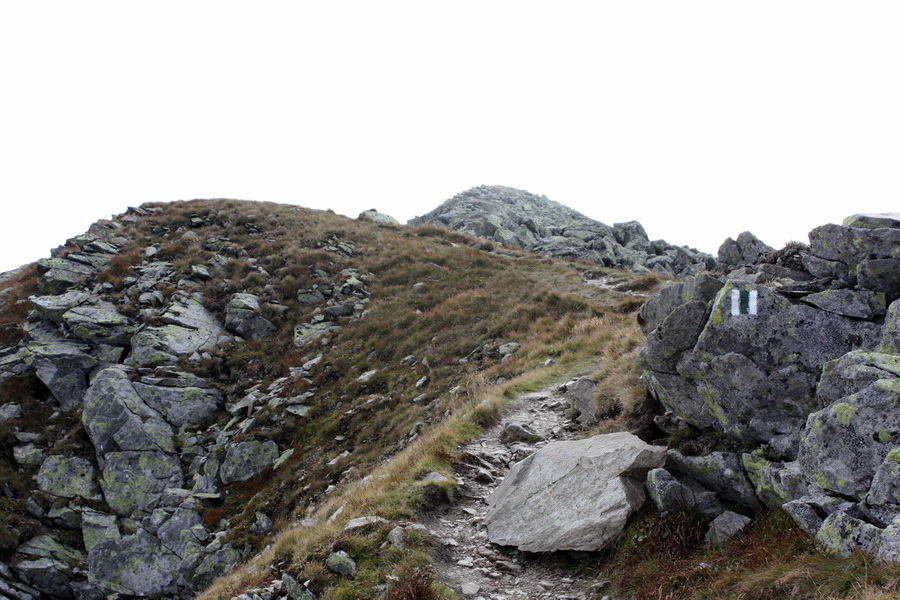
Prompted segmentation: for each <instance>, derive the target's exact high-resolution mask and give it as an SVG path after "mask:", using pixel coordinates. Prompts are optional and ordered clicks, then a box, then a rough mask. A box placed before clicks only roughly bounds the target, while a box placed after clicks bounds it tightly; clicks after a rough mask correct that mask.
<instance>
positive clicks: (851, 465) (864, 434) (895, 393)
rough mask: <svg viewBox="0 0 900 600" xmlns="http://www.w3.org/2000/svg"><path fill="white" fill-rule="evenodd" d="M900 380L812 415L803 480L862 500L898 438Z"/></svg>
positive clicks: (882, 381) (803, 455)
mask: <svg viewBox="0 0 900 600" xmlns="http://www.w3.org/2000/svg"><path fill="white" fill-rule="evenodd" d="M898 401H900V379H898V378H893V379H879V380H877V381H875V382H874V383H872V384H871V385H869V386H868V387H866V388H865V389H863V390H862V391H860V392H858V393H855V394H852V395H850V396H847V397H846V398H842V399H841V400H839V401H838V402H835V403H833V404H832V405H830V406H829V407H827V408H825V409H822V410H820V411H818V412H815V413H812V414H811V415H809V418H808V420H807V423H806V429H805V431H804V433H803V439H802V442H801V444H800V453H799V457H798V459H799V462H800V465H801V466H802V467H803V472H804V475H805V477H806V478H807V479H808V480H809V481H814V482H816V483H817V484H818V485H819V486H821V487H822V488H824V489H825V490H828V491H831V492H835V493H837V494H841V495H843V496H845V497H846V496H851V497H854V498H857V499H859V498H862V497H863V496H864V495H865V494H866V493H867V491H868V489H869V486H870V485H871V482H872V478H873V477H874V475H875V471H876V470H877V469H878V468H879V467H880V466H881V464H882V463H883V462H884V460H885V458H886V457H887V455H888V452H890V451H891V450H892V449H894V448H896V447H897V442H898V439H897V437H898V435H900V434H898V432H900V411H898V410H897V405H898Z"/></svg>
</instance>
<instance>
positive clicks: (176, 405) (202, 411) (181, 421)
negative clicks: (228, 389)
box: [133, 382, 223, 428]
mask: <svg viewBox="0 0 900 600" xmlns="http://www.w3.org/2000/svg"><path fill="white" fill-rule="evenodd" d="M133 387H134V389H135V391H136V392H137V394H138V396H140V398H141V399H142V400H143V401H144V402H145V403H146V404H147V406H149V407H151V408H153V409H154V410H156V411H158V412H159V414H160V415H162V417H163V418H164V419H165V420H166V422H168V423H169V424H171V425H172V427H175V428H180V427H183V426H185V425H187V426H195V425H198V424H200V423H202V422H203V421H204V420H206V419H207V418H208V417H209V416H210V415H212V414H213V413H215V412H216V410H217V409H218V408H220V407H221V406H222V404H223V399H222V393H221V392H219V391H218V390H215V389H208V388H200V387H190V386H186V387H175V386H172V387H169V386H161V385H147V384H144V383H139V382H135V383H134V384H133Z"/></svg>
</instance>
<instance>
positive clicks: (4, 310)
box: [0, 263, 38, 347]
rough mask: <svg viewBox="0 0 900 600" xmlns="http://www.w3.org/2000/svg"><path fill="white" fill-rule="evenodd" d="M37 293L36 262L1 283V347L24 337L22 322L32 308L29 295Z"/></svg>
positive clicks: (11, 344) (13, 343)
mask: <svg viewBox="0 0 900 600" xmlns="http://www.w3.org/2000/svg"><path fill="white" fill-rule="evenodd" d="M37 293H38V288H37V265H36V264H34V263H32V264H30V265H26V266H24V267H22V269H21V270H20V271H19V272H18V273H16V274H15V275H12V276H11V277H9V278H8V279H6V280H5V281H3V282H2V283H0V294H2V295H0V347H4V346H14V345H16V344H17V343H19V340H21V339H22V335H23V331H22V324H23V323H24V322H25V318H26V317H27V316H28V311H29V310H31V305H30V304H29V303H28V297H29V296H32V295H34V294H37Z"/></svg>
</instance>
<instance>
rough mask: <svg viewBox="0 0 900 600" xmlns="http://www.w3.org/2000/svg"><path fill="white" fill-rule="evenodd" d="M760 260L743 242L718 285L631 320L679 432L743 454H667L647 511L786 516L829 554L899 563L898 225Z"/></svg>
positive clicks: (840, 231)
mask: <svg viewBox="0 0 900 600" xmlns="http://www.w3.org/2000/svg"><path fill="white" fill-rule="evenodd" d="M809 240H810V243H809V245H808V246H807V245H803V244H798V243H792V244H789V245H788V246H787V247H786V248H784V249H782V250H779V251H774V250H773V249H771V248H769V247H767V246H765V244H762V243H761V242H760V241H759V240H758V239H757V238H756V237H755V236H753V235H752V234H750V233H743V234H741V235H740V236H739V237H738V238H737V240H732V239H729V240H727V241H726V242H725V243H724V244H723V245H722V247H721V248H720V250H719V266H720V270H721V273H720V274H718V275H714V274H701V275H697V276H695V277H692V278H690V279H688V280H687V281H685V282H684V283H679V284H676V285H673V286H670V287H668V288H665V289H663V290H662V291H661V292H660V293H659V294H657V295H655V296H654V297H652V298H651V299H650V300H649V301H648V302H647V303H646V305H645V306H644V307H643V308H642V310H641V312H640V317H639V319H640V324H641V327H642V329H643V331H644V333H645V335H646V337H647V344H646V347H645V349H644V351H643V353H642V357H641V361H642V366H643V376H644V380H645V382H646V384H647V387H648V388H649V390H650V392H651V393H652V394H653V396H654V397H655V398H656V399H658V400H659V402H660V403H661V404H662V405H663V406H664V407H665V408H666V409H667V410H668V411H670V413H669V414H667V415H666V416H665V417H664V418H660V419H659V425H660V427H661V428H662V429H664V430H666V431H669V432H672V431H673V430H674V429H676V428H682V430H683V429H684V428H693V429H695V430H699V431H706V432H716V433H717V434H719V435H720V436H723V438H725V439H730V440H734V441H736V442H737V443H739V444H741V445H742V447H743V448H744V451H742V452H734V451H727V452H713V453H711V454H708V455H706V456H685V455H683V454H682V453H680V452H678V451H676V450H672V451H670V453H669V460H668V461H667V465H666V468H665V469H659V470H657V471H654V472H651V474H650V477H649V480H648V481H649V483H648V486H649V487H650V495H651V497H652V498H653V500H654V502H655V503H656V504H657V506H658V507H659V508H660V509H663V510H665V509H667V508H671V507H673V506H675V505H679V504H680V505H685V504H686V505H689V506H692V507H693V508H697V509H699V510H701V511H703V512H711V513H712V514H715V513H716V512H721V511H722V510H723V509H722V507H721V503H722V502H727V503H732V504H738V505H743V506H745V507H747V508H750V507H753V506H757V505H766V506H769V507H772V508H778V509H783V510H785V511H786V512H788V513H789V514H790V515H791V516H792V517H793V518H794V520H795V521H796V522H797V523H798V524H799V526H800V527H801V528H803V529H804V530H806V531H807V532H809V533H810V534H813V535H815V536H816V539H817V541H818V542H819V543H820V544H821V545H822V546H823V547H825V548H827V549H828V550H829V551H832V552H834V553H836V554H838V555H847V554H849V553H850V552H852V551H853V550H856V549H859V550H863V551H865V552H868V553H870V554H873V555H877V556H878V557H879V558H880V559H882V560H884V561H890V562H900V544H898V542H897V541H896V540H897V539H900V536H897V535H896V534H897V531H898V528H900V485H898V483H897V482H898V481H900V478H898V475H900V300H898V298H900V215H854V216H852V217H849V218H848V219H847V220H845V222H844V224H843V225H823V226H821V227H818V228H816V229H814V230H813V231H812V232H810V234H809Z"/></svg>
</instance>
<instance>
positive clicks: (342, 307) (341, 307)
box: [325, 304, 353, 319]
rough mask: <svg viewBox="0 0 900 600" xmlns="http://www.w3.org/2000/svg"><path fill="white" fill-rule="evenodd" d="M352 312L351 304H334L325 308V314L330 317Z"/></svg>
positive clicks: (338, 316)
mask: <svg viewBox="0 0 900 600" xmlns="http://www.w3.org/2000/svg"><path fill="white" fill-rule="evenodd" d="M352 314H353V304H335V305H334V306H329V307H327V308H326V309H325V315H326V316H328V317H329V318H332V319H338V318H340V317H349V316H350V315H352Z"/></svg>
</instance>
